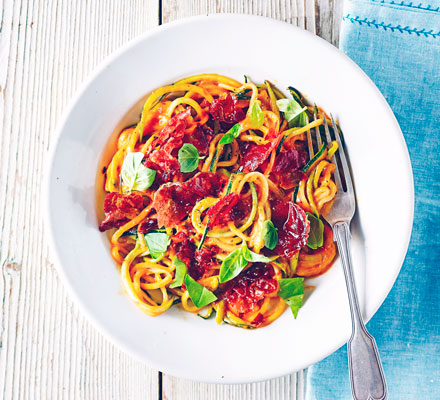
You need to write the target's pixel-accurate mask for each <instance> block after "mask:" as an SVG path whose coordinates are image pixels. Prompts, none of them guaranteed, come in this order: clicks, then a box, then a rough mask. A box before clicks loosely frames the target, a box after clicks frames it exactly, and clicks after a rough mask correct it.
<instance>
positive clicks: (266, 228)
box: [261, 219, 278, 250]
mask: <svg viewBox="0 0 440 400" xmlns="http://www.w3.org/2000/svg"><path fill="white" fill-rule="evenodd" d="M277 231H278V229H277V228H275V225H274V224H273V222H272V221H271V220H270V219H268V220H266V221H264V222H263V230H262V232H261V235H262V237H263V240H264V245H265V246H266V247H267V248H268V249H270V250H273V249H274V248H275V246H276V245H277V243H278V232H277Z"/></svg>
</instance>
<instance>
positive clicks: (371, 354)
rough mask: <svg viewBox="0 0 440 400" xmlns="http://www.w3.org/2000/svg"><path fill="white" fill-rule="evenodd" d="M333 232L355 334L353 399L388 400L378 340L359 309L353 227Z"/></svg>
mask: <svg viewBox="0 0 440 400" xmlns="http://www.w3.org/2000/svg"><path fill="white" fill-rule="evenodd" d="M333 233H334V235H335V238H336V242H337V244H338V249H339V254H340V256H341V261H342V266H343V268H344V275H345V280H346V282H347V292H348V300H349V303H350V313H351V321H352V335H351V338H350V340H349V341H348V345H347V346H348V361H349V369H350V381H351V390H352V393H353V398H354V399H355V400H385V399H386V398H387V386H386V382H385V376H384V373H383V369H382V363H381V361H380V357H379V353H378V351H377V346H376V341H375V340H374V338H373V336H371V335H370V334H369V333H368V331H367V328H366V327H365V324H364V321H363V318H362V314H361V312H360V309H359V301H358V296H357V292H356V284H355V281H354V275H353V267H352V262H351V255H350V228H349V225H348V223H347V222H337V223H336V224H334V225H333Z"/></svg>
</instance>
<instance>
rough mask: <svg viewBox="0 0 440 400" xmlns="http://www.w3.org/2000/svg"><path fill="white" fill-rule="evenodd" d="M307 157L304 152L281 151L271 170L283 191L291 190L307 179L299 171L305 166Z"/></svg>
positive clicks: (293, 150) (294, 150)
mask: <svg viewBox="0 0 440 400" xmlns="http://www.w3.org/2000/svg"><path fill="white" fill-rule="evenodd" d="M307 160H308V155H307V153H306V152H305V151H302V150H296V149H290V150H288V151H283V152H281V153H279V154H278V155H277V157H276V158H275V164H274V166H273V169H272V176H274V177H275V180H276V182H277V183H279V184H280V186H281V187H282V188H283V189H292V188H293V187H295V186H297V184H298V182H299V181H300V180H302V179H305V178H307V175H306V174H305V173H304V172H303V171H301V170H300V168H302V167H304V165H306V163H307Z"/></svg>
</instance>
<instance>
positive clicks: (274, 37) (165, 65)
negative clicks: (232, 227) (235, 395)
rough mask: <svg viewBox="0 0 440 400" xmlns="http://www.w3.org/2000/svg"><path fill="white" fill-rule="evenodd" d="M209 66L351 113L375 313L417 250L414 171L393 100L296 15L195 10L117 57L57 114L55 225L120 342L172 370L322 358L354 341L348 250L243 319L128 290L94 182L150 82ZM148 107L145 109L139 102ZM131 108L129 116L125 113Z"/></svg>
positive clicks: (205, 376)
mask: <svg viewBox="0 0 440 400" xmlns="http://www.w3.org/2000/svg"><path fill="white" fill-rule="evenodd" d="M202 72H214V73H221V74H225V75H228V76H231V77H234V78H237V79H242V76H243V74H246V75H249V76H250V77H251V78H252V80H253V81H255V82H263V80H264V79H269V80H270V81H272V82H274V83H275V84H277V86H278V87H279V88H281V89H282V90H284V89H285V88H286V87H287V86H288V85H292V86H294V87H296V88H297V89H299V90H300V91H301V92H302V93H303V94H305V95H306V96H309V98H310V99H313V101H314V102H316V103H317V104H319V105H321V106H322V107H323V108H324V109H325V110H327V111H329V112H332V113H333V114H334V115H335V116H336V117H337V118H338V119H339V121H340V124H341V126H342V129H343V131H344V134H345V138H346V142H347V149H348V154H349V156H350V160H351V165H352V169H353V173H354V182H355V185H356V192H357V200H358V213H357V216H356V219H355V221H354V223H353V224H352V231H353V245H352V253H353V261H354V265H355V274H356V281H357V285H358V289H359V295H360V302H361V306H362V309H363V311H364V316H365V318H366V319H369V318H371V316H372V315H373V314H374V313H375V312H376V310H377V309H378V307H379V306H380V304H381V303H382V302H383V300H384V299H385V297H386V295H387V294H388V292H389V291H390V289H391V287H392V285H393V283H394V281H395V279H396V277H397V274H398V273H399V270H400V268H401V265H402V262H403V259H404V257H405V253H406V250H407V246H408V242H409V238H410V233H411V227H412V219H413V198H414V195H413V181H412V171H411V164H410V161H409V157H408V152H407V148H406V145H405V141H404V139H403V136H402V134H401V132H400V129H399V126H398V124H397V122H396V119H395V118H394V115H393V113H392V112H391V109H390V108H389V106H388V104H387V103H386V101H385V99H384V98H383V96H382V95H381V94H380V92H379V90H378V89H377V88H376V87H375V86H374V84H373V83H372V82H371V81H370V80H369V79H368V78H367V76H366V75H365V74H364V73H363V72H362V71H361V69H360V68H359V67H357V66H356V65H355V64H354V63H353V62H352V61H351V60H350V59H349V58H347V57H346V56H345V55H344V54H343V53H342V52H340V51H339V50H337V49H336V48H335V47H333V46H331V45H330V44H328V43H327V42H325V41H324V40H322V39H319V38H318V37H316V36H314V35H312V34H310V33H308V32H306V31H303V30H301V29H298V28H295V27H293V26H291V25H288V24H285V23H282V22H278V21H274V20H270V19H265V18H261V17H253V16H244V15H212V16H203V17H197V18H191V19H186V20H182V21H179V22H177V23H172V24H167V25H165V26H161V27H159V28H157V29H154V30H153V31H151V32H148V33H147V34H145V35H143V36H142V37H140V38H138V39H136V40H135V41H133V42H130V43H129V44H128V45H126V46H125V47H124V48H123V49H121V50H120V51H118V52H117V53H116V54H115V55H113V56H112V57H111V58H110V59H108V60H107V61H106V62H105V63H104V64H103V65H102V66H101V67H100V68H99V69H98V71H97V72H96V73H95V74H94V75H93V77H92V78H91V79H90V80H89V81H88V82H87V84H86V85H85V86H84V87H83V88H82V90H80V92H79V94H78V95H77V96H76V98H75V99H74V101H73V102H72V104H71V106H70V107H69V108H68V110H67V111H66V113H65V116H64V118H63V120H62V122H61V124H60V126H59V129H58V135H57V138H56V140H55V143H54V145H53V148H52V153H51V158H50V161H49V165H48V172H47V182H46V183H47V210H46V212H47V218H46V220H47V232H48V234H49V237H50V242H51V247H52V249H53V253H54V256H55V257H56V258H55V260H56V265H57V267H58V271H59V273H60V275H61V276H62V277H63V280H64V282H65V284H66V286H67V287H68V288H69V289H70V292H71V293H72V297H73V298H75V299H76V301H77V303H78V304H80V305H81V306H82V308H83V310H84V312H85V313H86V314H87V315H88V316H89V318H90V319H91V320H92V321H93V322H94V323H95V325H96V326H97V327H98V328H99V329H100V331H101V332H103V333H104V334H105V335H106V337H107V338H109V339H110V340H111V341H113V342H114V343H115V344H116V345H118V346H119V347H121V348H122V349H124V350H125V351H127V352H129V353H130V354H132V355H134V356H136V357H137V358H139V359H141V360H144V361H145V362H147V363H148V364H150V365H151V366H153V367H155V368H157V369H159V370H161V371H163V372H165V373H168V374H171V375H175V376H179V377H185V378H189V379H193V380H198V381H207V382H228V383H239V382H250V381H257V380H263V379H268V378H272V377H276V376H280V375H284V374H287V373H291V372H293V371H296V370H298V369H301V368H304V367H306V366H308V365H310V364H313V363H315V362H317V361H319V360H321V359H322V358H324V357H325V356H327V355H329V354H330V353H332V352H333V351H335V350H336V349H337V348H338V347H340V346H341V345H342V344H343V343H344V342H346V341H347V339H348V337H349V335H350V330H351V324H350V314H349V308H348V300H347V295H346V290H345V283H344V277H343V272H342V269H341V266H340V265H339V263H336V264H335V265H334V266H333V268H332V269H331V270H330V271H329V272H328V273H326V274H325V275H323V276H322V277H320V278H319V279H316V280H314V281H313V282H311V283H312V284H314V285H316V289H315V290H314V291H313V292H312V294H311V295H310V296H309V297H308V299H307V301H306V302H305V305H304V307H303V308H302V309H301V310H300V312H299V315H298V319H297V320H295V319H293V317H292V315H291V313H290V312H289V311H287V312H285V313H284V315H283V316H282V317H281V318H280V319H279V320H277V321H275V322H274V323H273V324H272V325H270V326H268V327H265V328H262V329H257V330H251V331H246V330H242V329H237V328H234V327H230V326H227V325H221V326H218V325H216V323H215V322H214V321H212V320H209V321H204V320H202V319H200V318H198V317H196V316H194V315H191V314H188V313H185V312H183V311H182V310H180V309H179V308H177V307H174V308H173V309H172V310H170V311H168V312H166V313H165V314H163V315H161V316H159V317H155V318H152V317H149V316H147V315H145V314H143V313H142V311H140V310H139V309H138V308H137V307H136V306H135V305H134V304H133V303H132V302H131V301H130V300H129V298H128V296H127V295H125V294H124V292H123V290H122V285H121V281H120V278H119V273H118V270H117V269H116V267H115V264H114V262H113V260H112V258H111V256H110V253H109V244H108V241H107V238H106V236H105V235H103V234H101V233H100V232H99V231H98V217H97V211H96V197H95V182H96V176H97V169H98V167H99V166H100V159H101V157H102V154H103V149H104V147H105V146H106V144H107V142H108V140H109V137H110V136H111V134H112V132H114V131H115V128H117V129H119V128H121V127H122V125H123V123H121V120H122V118H123V117H124V116H125V118H126V113H127V112H128V110H130V109H131V108H132V107H133V106H134V105H135V104H137V103H138V100H139V99H140V98H142V97H143V96H144V95H145V94H146V93H148V92H150V91H152V90H153V89H155V88H157V87H160V86H162V85H164V84H167V83H170V82H173V81H176V80H177V79H179V78H182V77H185V76H189V75H192V74H196V73H202ZM138 111H140V110H138ZM125 122H126V121H125Z"/></svg>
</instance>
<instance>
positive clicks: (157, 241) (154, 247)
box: [144, 231, 170, 258]
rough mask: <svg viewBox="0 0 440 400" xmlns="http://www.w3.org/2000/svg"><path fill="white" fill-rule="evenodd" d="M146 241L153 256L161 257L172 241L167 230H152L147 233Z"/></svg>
mask: <svg viewBox="0 0 440 400" xmlns="http://www.w3.org/2000/svg"><path fill="white" fill-rule="evenodd" d="M144 237H145V243H147V247H148V250H149V251H150V254H151V256H152V257H153V258H159V257H160V256H162V254H163V253H165V251H166V250H167V248H168V245H169V243H170V241H169V237H168V235H167V233H166V232H157V231H156V232H150V233H147V234H145V236H144Z"/></svg>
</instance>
